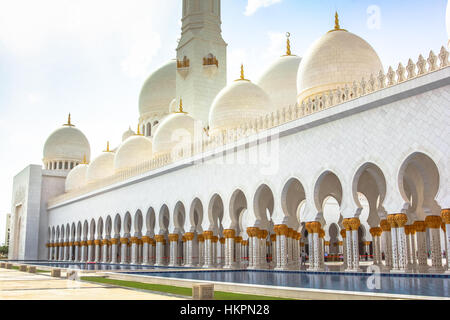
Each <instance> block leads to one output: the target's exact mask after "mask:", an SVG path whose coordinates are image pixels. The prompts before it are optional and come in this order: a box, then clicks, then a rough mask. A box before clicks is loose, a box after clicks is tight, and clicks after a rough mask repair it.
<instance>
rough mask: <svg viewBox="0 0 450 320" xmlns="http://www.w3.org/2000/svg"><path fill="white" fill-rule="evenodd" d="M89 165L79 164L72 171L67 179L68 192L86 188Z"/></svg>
mask: <svg viewBox="0 0 450 320" xmlns="http://www.w3.org/2000/svg"><path fill="white" fill-rule="evenodd" d="M87 170H88V165H87V164H79V165H77V166H76V167H75V168H73V169H72V170H70V172H69V174H68V175H67V178H66V192H69V191H72V190H76V189H79V188H82V187H84V186H85V185H86V184H87Z"/></svg>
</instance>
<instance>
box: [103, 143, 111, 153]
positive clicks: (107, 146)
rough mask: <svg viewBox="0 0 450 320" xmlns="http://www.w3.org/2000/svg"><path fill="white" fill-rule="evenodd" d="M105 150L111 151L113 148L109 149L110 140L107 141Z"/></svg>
mask: <svg viewBox="0 0 450 320" xmlns="http://www.w3.org/2000/svg"><path fill="white" fill-rule="evenodd" d="M103 152H111V150H109V141H107V142H106V150H105V151H103Z"/></svg>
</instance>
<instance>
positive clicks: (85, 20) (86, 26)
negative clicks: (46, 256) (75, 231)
mask: <svg viewBox="0 0 450 320" xmlns="http://www.w3.org/2000/svg"><path fill="white" fill-rule="evenodd" d="M446 5H447V1H445V0H430V1H423V0H421V1H419V0H409V1H406V0H396V1H387V0H383V1H376V0H372V1H366V0H358V1H356V0H325V1H322V0H321V1H301V0H222V22H223V37H224V39H225V41H226V42H227V43H228V45H229V46H228V75H229V79H228V80H229V81H230V80H234V79H235V78H237V77H238V75H239V66H240V64H241V63H244V64H245V69H246V77H247V78H249V79H251V80H257V78H258V77H259V75H260V74H261V72H262V71H263V70H264V69H265V68H266V67H267V66H268V65H269V64H270V63H271V62H272V61H273V60H274V59H276V58H277V57H278V56H280V55H282V54H283V53H284V50H285V48H284V47H285V39H284V34H285V33H286V32H287V31H289V32H290V33H291V34H292V36H291V40H292V50H293V53H295V54H297V55H300V56H302V55H303V54H304V53H305V52H306V51H307V49H308V47H309V46H310V45H311V44H312V43H313V42H314V41H315V40H316V39H317V38H319V37H320V36H322V35H323V34H324V33H326V32H327V31H328V30H330V29H332V28H333V26H334V12H335V11H336V10H338V11H339V14H340V20H341V27H342V28H345V29H347V30H348V31H350V32H353V33H355V34H357V35H359V36H361V37H362V38H364V39H365V40H367V41H368V42H369V43H370V44H371V45H372V46H373V47H374V48H375V50H376V51H377V52H378V54H379V56H380V58H381V60H382V62H383V64H384V66H385V68H386V67H388V66H389V65H393V66H397V65H398V63H399V62H403V63H404V64H406V62H407V61H408V59H409V58H413V59H416V58H417V57H418V55H419V54H421V53H422V54H424V56H425V55H428V53H429V51H430V50H431V49H433V50H434V51H435V52H437V51H439V49H440V47H441V46H442V45H445V44H446V43H447V39H448V37H447V33H446V27H445V8H446ZM180 8H181V0H165V1H160V0H130V1H126V2H125V1H123V0H95V1H92V0H78V1H71V0H39V1H35V0H14V1H10V0H0V137H1V139H0V152H1V155H0V159H1V167H0V168H1V169H0V244H1V243H3V239H4V235H3V232H4V228H5V227H4V220H5V216H4V214H5V213H6V212H9V211H10V210H11V208H10V206H11V187H12V181H13V177H14V175H15V174H16V173H18V172H19V171H20V170H22V169H23V168H24V167H26V166H27V165H28V164H30V163H33V164H41V158H42V148H43V145H44V142H45V140H46V138H47V136H48V135H49V134H50V133H51V132H52V131H53V130H54V129H56V128H58V127H59V126H60V125H62V124H63V123H65V121H66V118H67V114H68V113H69V112H71V113H72V119H73V122H74V123H75V125H76V126H77V127H78V128H80V129H81V130H82V131H83V132H84V133H85V134H86V136H87V137H88V139H89V141H90V143H91V150H92V153H93V155H94V156H95V155H98V154H99V153H100V152H101V151H102V150H103V149H104V148H105V145H106V141H107V140H109V141H111V144H112V145H113V146H116V145H117V144H118V143H119V142H120V139H121V135H122V133H123V132H124V131H125V130H126V129H128V126H132V127H133V128H134V127H135V126H136V124H137V118H138V97H139V91H140V89H141V86H142V84H143V82H144V81H145V79H146V78H147V77H148V75H149V74H150V73H151V72H152V70H155V68H157V67H158V66H159V65H161V64H163V63H165V62H166V61H167V60H169V59H171V58H173V57H175V47H176V40H177V38H178V37H179V34H180V18H181V9H180Z"/></svg>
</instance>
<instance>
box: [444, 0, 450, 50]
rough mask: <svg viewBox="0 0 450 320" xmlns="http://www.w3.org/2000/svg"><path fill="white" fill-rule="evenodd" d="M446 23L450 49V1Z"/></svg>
mask: <svg viewBox="0 0 450 320" xmlns="http://www.w3.org/2000/svg"><path fill="white" fill-rule="evenodd" d="M445 21H446V23H447V37H448V46H449V48H450V1H448V2H447V15H446V18H445Z"/></svg>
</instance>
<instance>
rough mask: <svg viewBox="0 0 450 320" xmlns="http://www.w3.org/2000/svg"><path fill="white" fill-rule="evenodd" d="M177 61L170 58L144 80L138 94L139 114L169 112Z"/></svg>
mask: <svg viewBox="0 0 450 320" xmlns="http://www.w3.org/2000/svg"><path fill="white" fill-rule="evenodd" d="M176 71H177V62H176V60H171V61H169V62H168V63H166V64H165V65H163V66H162V67H161V68H159V69H158V70H156V71H155V72H153V73H152V74H151V75H150V77H148V79H147V80H146V81H145V83H144V86H143V87H142V90H141V94H140V96H139V114H140V116H141V117H150V116H155V115H162V114H167V113H169V106H170V103H171V102H172V100H173V99H174V98H175V96H176Z"/></svg>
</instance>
